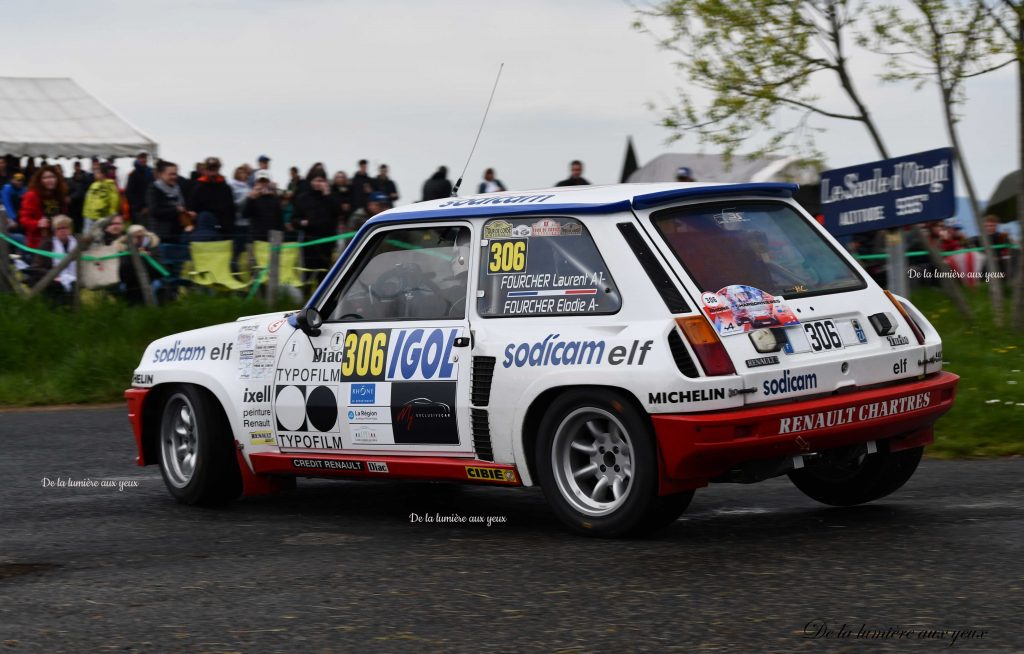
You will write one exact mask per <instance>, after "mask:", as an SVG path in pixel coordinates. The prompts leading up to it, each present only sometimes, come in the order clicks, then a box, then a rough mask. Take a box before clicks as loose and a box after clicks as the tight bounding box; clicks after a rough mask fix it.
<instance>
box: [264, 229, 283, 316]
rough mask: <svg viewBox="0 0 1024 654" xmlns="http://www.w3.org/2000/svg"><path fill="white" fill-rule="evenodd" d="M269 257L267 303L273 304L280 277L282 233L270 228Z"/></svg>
mask: <svg viewBox="0 0 1024 654" xmlns="http://www.w3.org/2000/svg"><path fill="white" fill-rule="evenodd" d="M269 236H270V244H269V247H270V257H269V259H268V261H267V304H270V305H273V304H274V302H275V300H277V285H278V280H280V279H281V241H282V240H283V236H284V235H283V234H282V233H281V232H280V231H279V230H276V229H272V230H270V234H269Z"/></svg>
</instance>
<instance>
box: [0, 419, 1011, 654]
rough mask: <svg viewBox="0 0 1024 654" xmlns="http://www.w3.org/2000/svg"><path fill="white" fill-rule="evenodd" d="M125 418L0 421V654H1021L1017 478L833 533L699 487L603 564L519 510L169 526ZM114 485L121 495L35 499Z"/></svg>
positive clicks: (440, 495) (310, 500) (746, 494)
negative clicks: (674, 513) (680, 510)
mask: <svg viewBox="0 0 1024 654" xmlns="http://www.w3.org/2000/svg"><path fill="white" fill-rule="evenodd" d="M125 415H126V414H125V411H124V410H121V409H101V410H99V409H98V410H75V411H54V412H30V413H24V412H19V413H0V447H2V448H3V449H2V454H0V480H2V482H3V483H2V490H0V653H2V652H36V651H39V652H91V651H107V650H117V651H145V652H172V651H187V652H225V651H228V652H234V651H242V652H263V651H267V652H271V651H280V652H300V651H301V652H331V651H360V652H363V651H381V652H432V651H436V652H449V651H472V652H478V653H479V652H514V651H531V652H532V651H556V652H577V651H599V652H603V651H680V652H706V651H724V652H785V651H810V652H814V651H836V650H838V651H849V652H862V651H863V652H868V651H879V650H881V651H893V652H908V651H913V652H919V651H924V650H931V651H937V652H938V651H959V652H975V651H991V652H1006V651H1024V626H1022V624H1021V621H1020V616H1021V607H1024V590H1022V586H1024V574H1022V573H1024V546H1022V542H1024V483H1022V480H1024V460H1021V459H1015V460H997V461H961V462H943V461H929V460H926V461H925V462H924V463H923V464H922V467H921V468H920V469H919V471H918V473H917V475H916V476H915V477H914V478H913V479H912V480H911V482H910V483H909V484H908V486H907V487H905V488H904V489H903V490H902V491H900V492H898V493H897V494H896V495H894V496H892V497H891V498H889V499H887V500H884V501H882V502H879V503H877V504H875V505H870V506H864V507H857V508H852V509H827V508H823V507H820V506H818V505H817V504H815V503H814V502H812V501H811V500H809V499H806V498H805V497H804V496H803V495H801V494H800V493H799V492H798V491H797V490H796V489H795V488H793V487H792V486H791V485H790V484H789V483H788V481H787V480H786V479H784V478H783V479H775V480H771V481H768V482H765V483H762V484H757V485H753V486H734V485H717V486H714V487H711V488H708V489H704V490H702V491H698V494H697V497H696V498H695V500H694V503H693V505H692V506H691V509H690V510H689V512H688V513H687V514H686V515H685V516H684V518H683V519H681V520H679V521H678V522H677V523H675V524H674V525H673V526H672V527H671V528H669V529H668V530H667V531H665V532H663V533H662V534H661V535H660V536H659V537H658V538H654V539H649V540H639V541H600V540H590V539H585V538H579V537H575V536H572V535H570V534H568V533H567V532H564V531H563V530H562V529H561V527H560V526H559V524H558V523H557V522H556V521H555V519H554V518H553V516H552V515H551V514H550V513H549V512H548V510H547V508H546V506H545V504H544V502H543V498H542V497H541V495H540V494H539V493H538V492H536V491H532V490H530V491H523V490H511V489H497V488H481V487H472V488H471V487H461V486H449V485H442V484H399V483H394V482H363V483H359V482H323V481H306V482H302V481H300V483H299V488H298V489H297V490H296V491H293V492H290V493H288V494H285V495H282V496H277V497H273V498H260V499H254V500H247V501H243V502H239V503H236V504H234V505H232V506H230V507H228V508H225V509H217V510H211V509H196V508H189V507H185V506H180V505H178V504H176V503H175V502H174V501H173V500H172V499H171V498H170V496H169V495H168V494H167V492H166V491H165V490H164V487H163V482H162V480H161V479H160V476H159V471H158V470H157V469H156V468H155V467H148V468H138V467H136V466H135V465H134V463H133V452H132V439H131V434H130V430H129V427H128V423H127V418H126V417H125ZM113 477H117V478H129V479H131V480H133V481H134V482H136V483H137V486H133V487H126V488H124V489H123V490H118V489H117V488H109V487H98V488H71V487H67V488H66V487H57V486H55V487H44V485H43V480H44V479H49V480H53V481H56V480H57V479H63V480H67V479H69V478H70V479H73V480H84V479H92V480H99V479H102V478H113ZM411 513H418V514H421V515H426V514H432V515H433V514H438V513H440V514H444V515H451V514H453V513H455V514H459V515H463V516H498V517H502V518H504V520H505V522H504V523H496V524H493V525H492V526H491V527H487V526H486V525H484V524H465V525H451V524H438V523H436V522H435V523H433V524H428V523H411V522H410V518H409V516H410V514H411ZM809 623H810V626H808V625H809ZM822 623H827V625H828V629H830V630H832V632H833V633H832V635H830V636H821V637H817V638H815V637H811V636H814V635H815V634H816V633H819V632H818V628H819V627H820V626H821V624H822ZM844 623H846V625H847V630H842V625H843V624H844ZM862 625H865V628H866V629H869V630H876V631H877V630H880V631H883V632H884V631H885V630H888V629H895V628H901V629H903V630H904V631H905V632H908V633H909V634H910V635H909V637H908V636H907V635H904V637H903V639H897V638H896V637H895V636H893V635H890V637H888V638H886V639H881V640H880V639H877V638H875V639H865V638H863V637H860V638H858V635H864V632H862V631H861V630H862ZM922 629H925V630H942V629H947V630H974V632H973V633H972V634H967V635H963V636H959V637H958V639H957V641H956V642H955V643H953V644H952V645H951V641H952V639H953V634H952V631H950V632H949V633H947V634H946V636H945V637H941V636H939V634H930V633H925V634H924V635H925V636H926V637H925V638H924V639H921V638H920V636H921V630H922ZM841 634H847V637H841ZM933 636H937V637H933Z"/></svg>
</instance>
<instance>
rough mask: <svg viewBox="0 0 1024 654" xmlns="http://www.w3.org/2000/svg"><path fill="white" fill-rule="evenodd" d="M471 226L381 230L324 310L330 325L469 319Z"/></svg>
mask: <svg viewBox="0 0 1024 654" xmlns="http://www.w3.org/2000/svg"><path fill="white" fill-rule="evenodd" d="M469 239H470V232H469V228H468V227H456V226H446V227H416V228H410V229H397V230H385V231H378V232H377V233H376V234H374V235H372V236H371V237H370V242H369V243H368V244H367V246H366V247H365V248H364V249H363V250H362V252H361V254H360V257H359V260H358V261H357V262H356V265H355V266H354V267H353V268H351V269H350V271H349V273H348V274H347V275H346V276H345V279H344V280H343V281H342V283H341V285H340V286H339V287H338V290H336V291H335V293H334V294H333V295H332V296H331V298H330V300H328V302H327V304H326V305H325V306H324V311H323V314H324V315H326V316H327V321H328V322H358V321H371V320H372V321H377V320H443V319H453V318H454V319H459V318H464V317H465V316H466V289H467V280H468V277H469V255H470V251H469Z"/></svg>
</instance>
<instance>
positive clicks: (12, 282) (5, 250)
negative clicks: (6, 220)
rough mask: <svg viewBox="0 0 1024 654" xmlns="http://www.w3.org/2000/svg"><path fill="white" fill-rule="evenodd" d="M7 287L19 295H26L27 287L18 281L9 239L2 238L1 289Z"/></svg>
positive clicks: (0, 253) (0, 256)
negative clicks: (8, 242) (23, 286)
mask: <svg viewBox="0 0 1024 654" xmlns="http://www.w3.org/2000/svg"><path fill="white" fill-rule="evenodd" d="M7 287H10V288H11V291H13V292H14V294H15V295H17V296H18V297H25V289H24V288H22V286H21V282H19V281H18V272H17V269H16V268H14V267H13V266H11V250H10V248H9V247H8V245H7V241H5V240H3V239H2V238H0V290H2V289H6V288H7Z"/></svg>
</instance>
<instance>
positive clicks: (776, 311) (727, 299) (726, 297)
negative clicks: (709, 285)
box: [700, 284, 800, 336]
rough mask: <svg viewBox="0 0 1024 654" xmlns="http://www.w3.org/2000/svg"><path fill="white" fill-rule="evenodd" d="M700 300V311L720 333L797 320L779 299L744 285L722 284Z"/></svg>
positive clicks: (788, 323) (797, 321)
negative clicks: (701, 308) (702, 310)
mask: <svg viewBox="0 0 1024 654" xmlns="http://www.w3.org/2000/svg"><path fill="white" fill-rule="evenodd" d="M700 300H701V305H702V306H703V308H704V314H705V315H706V316H707V317H708V318H710V319H711V322H712V324H714V326H715V331H717V332H718V333H719V334H720V335H722V336H732V335H734V334H745V333H747V332H749V331H751V330H753V329H759V328H761V327H781V326H783V325H796V324H798V323H799V322H800V320H799V319H798V318H797V317H796V314H795V313H793V310H792V309H790V308H789V306H788V305H786V303H785V301H784V300H783V298H781V297H775V296H774V295H771V294H770V293H765V292H764V291H762V290H761V289H758V288H754V287H753V286H746V285H744V284H734V285H732V286H726V287H725V288H723V289H721V290H719V291H718V292H716V293H703V294H701V296H700Z"/></svg>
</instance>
